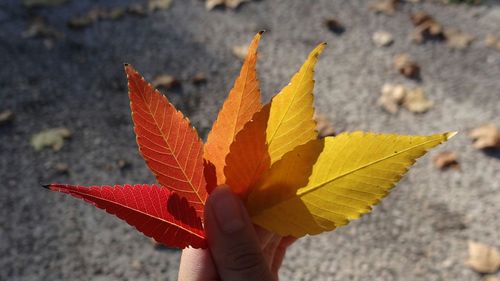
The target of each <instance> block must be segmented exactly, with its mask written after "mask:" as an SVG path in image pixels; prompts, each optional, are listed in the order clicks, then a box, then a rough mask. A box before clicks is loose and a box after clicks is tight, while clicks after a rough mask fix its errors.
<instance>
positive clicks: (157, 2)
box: [148, 0, 172, 12]
mask: <svg viewBox="0 0 500 281" xmlns="http://www.w3.org/2000/svg"><path fill="white" fill-rule="evenodd" d="M171 5H172V0H149V1H148V10H149V11H150V12H154V11H159V10H168V9H169V8H170V6H171Z"/></svg>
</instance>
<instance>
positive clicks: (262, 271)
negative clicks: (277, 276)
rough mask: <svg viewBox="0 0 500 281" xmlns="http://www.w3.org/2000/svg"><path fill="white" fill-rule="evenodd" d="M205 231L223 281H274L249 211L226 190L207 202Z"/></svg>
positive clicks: (222, 190)
mask: <svg viewBox="0 0 500 281" xmlns="http://www.w3.org/2000/svg"><path fill="white" fill-rule="evenodd" d="M205 230H206V232H207V239H208V245H209V247H210V251H211V253H212V257H213V259H214V262H215V265H216V267H217V271H218V272H219V276H220V277H221V279H222V280H242V281H245V280H248V281H250V280H262V281H272V280H273V275H272V274H271V271H270V269H269V266H268V265H267V263H266V259H265V258H264V256H263V254H262V251H261V248H260V244H259V239H258V237H257V235H256V233H255V230H254V227H253V225H252V222H251V221H250V218H249V216H248V214H247V211H246V209H245V207H244V206H243V203H242V202H241V201H240V199H239V198H238V197H236V196H235V195H234V194H233V193H232V192H231V191H230V190H229V188H228V187H227V186H226V187H221V188H217V189H215V190H214V192H213V193H212V194H211V195H210V197H209V198H208V201H207V204H206V207H205Z"/></svg>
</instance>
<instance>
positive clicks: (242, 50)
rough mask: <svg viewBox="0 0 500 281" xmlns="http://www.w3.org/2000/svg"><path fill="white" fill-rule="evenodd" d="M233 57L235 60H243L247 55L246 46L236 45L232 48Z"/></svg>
mask: <svg viewBox="0 0 500 281" xmlns="http://www.w3.org/2000/svg"><path fill="white" fill-rule="evenodd" d="M232 50H233V55H235V56H236V57H237V58H239V59H241V60H244V59H245V58H246V56H247V53H248V45H237V46H234V47H233V49H232Z"/></svg>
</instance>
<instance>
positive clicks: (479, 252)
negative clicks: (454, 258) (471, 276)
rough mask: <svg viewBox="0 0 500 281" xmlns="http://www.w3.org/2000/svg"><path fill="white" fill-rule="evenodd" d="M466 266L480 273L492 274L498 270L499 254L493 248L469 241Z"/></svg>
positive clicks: (499, 264) (499, 266) (499, 263)
mask: <svg viewBox="0 0 500 281" xmlns="http://www.w3.org/2000/svg"><path fill="white" fill-rule="evenodd" d="M465 263H466V265H467V266H469V267H470V268H472V269H473V270H475V271H477V272H480V273H494V272H496V271H497V270H498V269H499V268H500V253H499V252H498V251H497V249H495V248H494V247H491V246H488V245H486V244H483V243H478V242H474V241H469V258H468V259H467V261H466V262H465Z"/></svg>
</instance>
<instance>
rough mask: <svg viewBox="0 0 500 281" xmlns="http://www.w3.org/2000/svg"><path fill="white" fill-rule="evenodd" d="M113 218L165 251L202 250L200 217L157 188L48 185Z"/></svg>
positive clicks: (148, 186)
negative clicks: (162, 246)
mask: <svg viewBox="0 0 500 281" xmlns="http://www.w3.org/2000/svg"><path fill="white" fill-rule="evenodd" d="M47 188H49V189H50V190H52V191H58V192H63V193H67V194H69V195H71V196H73V197H76V198H79V199H82V200H84V201H85V202H87V203H90V204H92V205H94V206H96V207H98V208H100V209H103V210H105V211H106V212H108V213H110V214H113V215H116V216H117V217H119V218H120V219H122V220H124V221H126V222H127V223H128V224H130V225H132V226H134V227H136V228H137V230H139V231H140V232H142V233H144V235H146V236H148V237H152V238H154V239H155V240H156V241H158V242H159V243H162V244H164V245H166V246H169V247H175V248H186V247H187V246H191V247H194V248H206V242H205V234H204V231H203V226H202V223H201V219H200V217H198V216H197V215H196V211H195V210H194V208H193V207H191V206H190V205H189V204H188V202H187V201H186V199H185V198H182V199H181V198H180V197H179V195H177V194H176V193H174V192H172V191H170V190H169V189H167V188H165V187H161V186H158V185H147V184H136V185H128V184H127V185H124V186H121V185H115V186H113V187H112V186H106V185H105V186H91V187H83V186H77V185H62V184H51V185H48V186H47Z"/></svg>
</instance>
